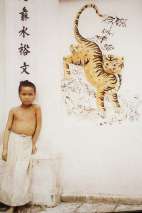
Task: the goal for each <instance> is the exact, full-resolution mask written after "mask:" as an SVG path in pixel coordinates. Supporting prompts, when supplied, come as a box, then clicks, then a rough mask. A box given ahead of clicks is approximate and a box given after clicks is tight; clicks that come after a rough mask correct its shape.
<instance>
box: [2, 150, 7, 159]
mask: <svg viewBox="0 0 142 213" xmlns="http://www.w3.org/2000/svg"><path fill="white" fill-rule="evenodd" d="M2 160H4V161H7V151H3V152H2Z"/></svg>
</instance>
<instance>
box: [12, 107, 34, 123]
mask: <svg viewBox="0 0 142 213" xmlns="http://www.w3.org/2000/svg"><path fill="white" fill-rule="evenodd" d="M14 119H15V120H18V121H29V122H32V121H33V119H35V111H34V110H19V111H17V112H16V113H14Z"/></svg>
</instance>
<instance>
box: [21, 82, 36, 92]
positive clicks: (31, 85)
mask: <svg viewBox="0 0 142 213" xmlns="http://www.w3.org/2000/svg"><path fill="white" fill-rule="evenodd" d="M22 87H32V88H33V89H34V92H35V93H36V86H35V85H34V84H33V83H32V82H31V81H28V80H25V81H20V84H19V90H18V91H19V93H20V91H21V88H22Z"/></svg>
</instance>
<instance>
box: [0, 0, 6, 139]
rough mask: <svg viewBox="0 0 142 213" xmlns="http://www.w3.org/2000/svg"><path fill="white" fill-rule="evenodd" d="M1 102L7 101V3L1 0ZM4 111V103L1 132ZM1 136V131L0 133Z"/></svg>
mask: <svg viewBox="0 0 142 213" xmlns="http://www.w3.org/2000/svg"><path fill="white" fill-rule="evenodd" d="M0 14H1V18H0V47H1V48H0V79H1V80H0V103H3V104H4V102H5V98H4V94H5V90H4V87H5V5H4V1H3V0H0ZM3 113H4V105H1V109H0V118H1V123H0V132H2V129H3V119H4V118H3ZM0 137H1V133H0Z"/></svg>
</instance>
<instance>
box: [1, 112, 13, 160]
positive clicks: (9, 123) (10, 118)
mask: <svg viewBox="0 0 142 213" xmlns="http://www.w3.org/2000/svg"><path fill="white" fill-rule="evenodd" d="M13 116H14V114H13V109H12V110H10V112H9V115H8V120H7V124H6V128H5V130H4V134H3V152H2V159H3V160H5V161H6V160H7V151H8V140H9V133H10V131H9V130H10V129H11V127H12V122H13Z"/></svg>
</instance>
